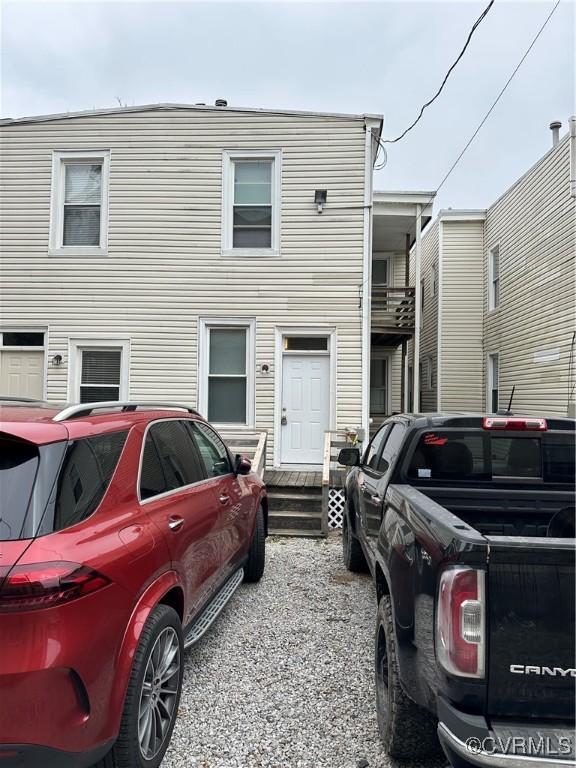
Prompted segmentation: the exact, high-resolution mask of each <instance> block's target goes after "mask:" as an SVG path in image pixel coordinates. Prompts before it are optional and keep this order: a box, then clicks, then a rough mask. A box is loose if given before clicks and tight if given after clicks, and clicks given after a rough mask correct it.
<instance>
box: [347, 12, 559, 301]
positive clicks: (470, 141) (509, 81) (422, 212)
mask: <svg viewBox="0 0 576 768" xmlns="http://www.w3.org/2000/svg"><path fill="white" fill-rule="evenodd" d="M559 5H560V0H556V3H555V4H554V7H553V8H552V10H551V11H550V13H549V14H548V16H547V17H546V18H545V20H544V23H543V24H542V26H541V27H540V29H539V30H538V32H537V33H536V35H535V36H534V38H533V39H532V42H531V43H530V45H529V46H528V48H527V49H526V51H525V52H524V54H523V56H522V58H521V59H520V61H519V62H518V64H517V65H516V67H515V68H514V70H513V71H512V74H511V75H510V77H509V78H508V80H506V82H505V83H504V86H503V87H502V88H501V89H500V92H499V93H498V95H497V96H496V98H495V99H494V101H493V102H492V104H491V106H490V108H489V109H488V111H487V112H486V114H485V115H484V117H483V118H482V120H481V121H480V123H479V125H478V127H477V128H476V130H475V131H474V133H473V134H472V136H471V137H470V138H469V139H468V141H467V142H466V144H465V146H464V148H463V149H462V151H461V152H460V154H459V155H458V157H457V158H456V160H455V161H454V162H453V163H452V165H451V166H450V168H449V169H448V172H447V173H446V174H445V176H444V178H443V179H442V181H441V182H440V184H438V186H437V187H436V190H435V192H434V194H433V195H432V196H431V197H430V198H429V199H428V200H427V201H426V203H424V204H423V205H422V206H421V209H420V221H421V220H422V215H423V214H424V211H425V210H426V208H428V206H429V205H430V203H431V202H432V201H433V200H434V198H435V197H436V195H437V194H438V192H440V190H441V189H442V187H443V186H444V184H445V183H446V182H447V181H448V179H449V178H450V176H451V175H452V172H453V171H454V169H455V168H456V166H457V165H458V163H459V162H460V160H461V159H462V158H463V157H464V154H465V153H466V151H467V150H468V147H469V146H470V145H471V144H472V142H473V141H474V139H475V138H476V136H477V135H478V134H479V133H480V130H481V128H482V126H483V125H484V123H485V122H486V120H488V118H489V117H490V115H491V114H492V112H493V111H494V109H495V107H496V105H497V104H498V102H499V101H500V99H501V98H502V96H503V95H504V93H505V92H506V90H507V89H508V86H509V85H510V83H511V82H512V80H513V79H514V77H515V76H516V73H517V72H518V70H519V69H520V67H521V66H522V64H523V63H524V61H525V60H526V58H527V57H528V54H529V53H530V51H531V50H532V48H534V46H535V45H536V42H537V41H538V39H539V38H540V35H541V34H542V32H544V30H545V28H546V26H547V25H548V22H549V21H550V19H551V18H552V16H553V15H554V13H555V12H556V9H557V8H558V6H559ZM378 141H379V143H381V140H378ZM382 148H383V149H384V147H382ZM368 279H369V278H366V280H364V281H363V283H362V288H364V285H365V283H366V282H367V281H368Z"/></svg>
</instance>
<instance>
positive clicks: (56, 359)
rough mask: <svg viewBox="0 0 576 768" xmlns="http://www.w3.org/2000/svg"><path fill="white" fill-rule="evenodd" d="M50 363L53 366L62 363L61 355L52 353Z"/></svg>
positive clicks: (55, 366)
mask: <svg viewBox="0 0 576 768" xmlns="http://www.w3.org/2000/svg"><path fill="white" fill-rule="evenodd" d="M50 363H51V364H52V366H53V367H54V368H58V366H59V365H62V355H54V357H53V358H52V360H50Z"/></svg>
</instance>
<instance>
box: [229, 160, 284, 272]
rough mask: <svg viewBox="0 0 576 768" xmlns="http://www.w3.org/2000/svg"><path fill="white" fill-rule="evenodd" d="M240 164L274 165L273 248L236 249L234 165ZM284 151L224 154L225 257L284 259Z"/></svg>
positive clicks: (272, 198)
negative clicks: (262, 161)
mask: <svg viewBox="0 0 576 768" xmlns="http://www.w3.org/2000/svg"><path fill="white" fill-rule="evenodd" d="M236 160H270V161H272V190H271V203H272V241H271V242H272V247H271V248H234V247H233V245H232V243H233V239H232V238H233V217H234V163H235V161H236ZM281 192H282V150H280V149H227V150H224V152H223V153H222V256H225V257H234V258H238V257H239V258H243V257H264V258H269V257H274V256H280V221H281V215H282V210H281V199H282V195H281Z"/></svg>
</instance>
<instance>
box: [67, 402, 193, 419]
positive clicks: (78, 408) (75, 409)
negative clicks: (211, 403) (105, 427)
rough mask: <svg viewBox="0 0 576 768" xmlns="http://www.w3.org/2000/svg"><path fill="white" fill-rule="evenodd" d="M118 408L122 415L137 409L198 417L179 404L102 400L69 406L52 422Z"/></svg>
mask: <svg viewBox="0 0 576 768" xmlns="http://www.w3.org/2000/svg"><path fill="white" fill-rule="evenodd" d="M113 408H120V410H121V411H122V413H127V412H131V411H135V410H136V409H137V408H149V409H158V410H168V411H187V412H188V413H191V414H193V415H194V416H200V414H199V413H198V411H196V410H195V409H194V408H190V407H189V406H188V405H182V404H180V403H153V402H150V403H136V402H133V401H131V400H102V401H101V402H98V403H83V404H80V405H70V406H68V407H67V408H64V409H63V410H62V411H60V412H59V413H57V414H56V416H54V418H53V419H52V421H67V420H68V419H78V418H80V417H81V416H90V414H91V413H93V411H103V410H111V409H113Z"/></svg>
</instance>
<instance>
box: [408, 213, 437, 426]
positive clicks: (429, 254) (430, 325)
mask: <svg viewBox="0 0 576 768" xmlns="http://www.w3.org/2000/svg"><path fill="white" fill-rule="evenodd" d="M438 232H439V222H438V221H435V222H434V223H433V224H432V225H431V226H429V227H428V228H427V229H426V231H425V233H424V235H423V236H422V243H421V251H420V258H421V266H420V273H421V278H422V279H423V281H424V311H423V313H422V325H421V328H420V368H421V371H422V374H421V382H422V386H421V388H420V395H421V402H422V411H424V412H425V413H427V412H433V411H436V410H437V383H438V288H437V289H436V294H435V295H434V296H432V295H431V291H430V288H431V284H432V265H435V266H436V274H437V275H438V256H439V250H438V248H439V238H438ZM415 277H416V265H415V262H414V250H412V254H411V258H410V285H412V286H414V285H415ZM436 282H437V286H438V285H439V281H438V278H437V281H436ZM413 358H414V342H413V341H410V343H409V345H408V359H409V360H410V362H413ZM429 358H431V360H432V388H430V387H428V376H427V364H428V363H427V361H428V359H429Z"/></svg>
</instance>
